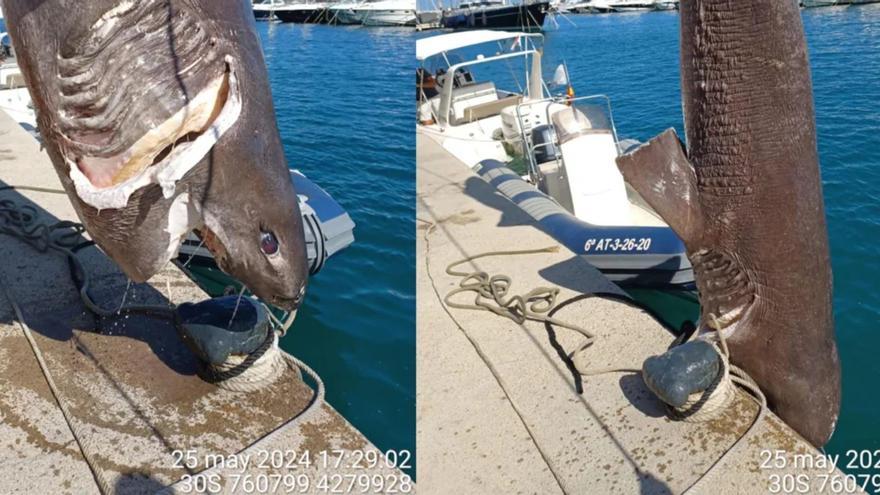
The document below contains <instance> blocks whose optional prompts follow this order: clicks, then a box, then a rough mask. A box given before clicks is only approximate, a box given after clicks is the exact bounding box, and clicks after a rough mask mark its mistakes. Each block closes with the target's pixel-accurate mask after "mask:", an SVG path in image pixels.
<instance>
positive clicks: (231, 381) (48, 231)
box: [0, 186, 325, 495]
mask: <svg viewBox="0 0 880 495" xmlns="http://www.w3.org/2000/svg"><path fill="white" fill-rule="evenodd" d="M11 189H25V190H32V191H36V192H46V193H53V194H59V193H64V191H60V190H55V189H48V188H36V187H16V186H3V187H0V191H3V190H11ZM38 217H39V212H38V211H37V209H36V208H34V207H32V206H30V205H21V204H18V203H16V202H15V201H12V200H9V199H2V200H0V234H6V235H9V236H12V237H15V238H17V239H19V240H21V241H23V242H25V243H26V244H28V245H29V246H31V247H32V248H34V249H35V250H37V251H38V252H40V253H46V252H48V251H50V250H52V251H56V252H59V253H61V254H64V255H65V256H66V257H67V260H68V265H69V269H70V274H71V277H72V278H73V282H74V285H75V286H76V287H77V288H78V292H79V295H80V298H81V299H82V301H83V304H84V305H85V306H86V307H87V308H88V309H89V310H90V311H91V312H92V313H94V314H96V315H98V316H101V317H108V316H114V315H118V314H120V313H123V312H130V313H143V314H147V315H151V316H160V317H164V318H169V319H173V318H174V310H175V306H174V304H173V303H171V302H170V301H169V305H168V306H160V305H125V304H124V303H125V294H123V299H122V303H121V304H120V307H119V308H118V309H116V310H113V311H110V310H106V309H104V308H102V307H101V306H100V305H98V304H97V303H96V302H95V301H94V300H92V298H91V296H90V295H89V292H88V288H89V276H88V272H87V271H86V270H85V268H84V266H83V265H82V262H81V261H80V260H79V258H78V256H77V252H78V251H80V250H81V249H83V248H85V247H88V246H92V245H94V243H93V242H92V241H79V239H80V237H81V235H82V234H83V233H84V232H85V228H84V227H83V225H82V224H80V223H76V222H71V221H67V220H61V221H58V222H55V223H51V224H46V223H38V222H37V219H38ZM0 282H3V284H2V285H3V292H4V294H5V296H6V298H7V300H8V301H9V303H10V305H11V306H12V308H13V311H14V312H15V315H16V319H17V320H18V323H19V326H20V327H21V329H22V332H23V333H24V335H25V338H26V340H27V341H28V344H29V345H30V347H31V351H32V352H33V354H34V356H35V358H36V360H37V363H38V364H39V367H40V371H41V372H42V374H43V377H44V379H45V380H46V383H47V384H48V386H49V390H50V391H51V393H52V396H53V398H54V399H55V402H56V404H58V408H59V410H60V411H61V414H62V416H63V417H64V420H65V422H66V423H67V426H68V428H69V429H70V432H71V435H72V436H73V438H74V440H75V441H76V443H77V446H78V447H79V450H80V451H81V453H82V456H83V459H85V461H86V464H87V465H88V467H89V470H90V471H91V473H92V476H93V477H94V479H95V482H96V484H97V486H98V489H99V490H100V492H101V493H102V494H104V495H108V494H112V493H114V487H113V486H112V485H111V484H110V482H109V481H108V480H107V477H106V474H105V473H104V471H102V470H101V469H100V468H99V467H98V465H97V462H96V461H95V458H94V456H93V455H92V449H91V442H90V441H89V439H88V436H87V435H85V434H83V432H82V431H81V429H80V427H79V426H78V424H77V422H76V421H75V420H74V416H73V414H72V413H71V412H70V410H69V408H68V407H67V405H66V404H65V403H64V401H63V400H62V399H61V393H60V392H59V389H58V387H57V385H56V384H55V380H54V379H53V378H52V373H51V372H50V370H49V367H48V365H47V364H46V361H45V359H44V357H43V353H42V352H41V351H40V348H39V346H38V345H37V342H36V340H35V339H34V337H33V333H32V331H31V329H30V326H29V325H28V324H27V322H26V321H25V319H24V315H23V312H22V311H21V308H20V307H19V305H18V303H17V302H16V301H15V299H14V298H13V297H12V294H11V293H10V291H9V286H8V285H7V284H6V283H5V281H3V280H2V273H0ZM259 304H262V305H263V307H264V308H266V311H267V313H268V314H269V316H270V319H271V322H272V325H271V328H270V329H269V332H268V335H267V339H266V341H264V344H263V345H261V347H260V348H258V351H259V353H257V354H256V355H253V356H252V355H249V356H232V357H231V358H230V359H229V360H228V361H227V362H226V363H223V364H222V365H220V366H219V367H218V368H217V369H215V377H220V378H223V379H222V380H220V381H218V382H216V384H217V385H218V386H219V387H221V388H225V389H228V390H231V391H239V392H244V391H254V390H257V389H259V388H262V387H263V386H266V385H268V384H271V383H272V382H274V381H275V379H277V378H278V376H280V375H281V374H282V373H283V371H284V367H289V368H290V369H295V368H294V367H296V368H298V369H299V370H300V371H302V372H305V374H307V375H308V376H309V377H310V378H311V379H312V380H313V381H314V382H315V391H314V394H312V398H311V400H310V401H309V403H308V404H307V405H306V407H305V409H303V410H302V411H301V412H300V413H299V414H298V415H297V416H295V417H294V418H293V419H291V420H290V421H289V422H288V423H286V424H285V427H289V426H290V425H292V424H294V422H301V421H303V420H304V419H305V418H308V417H309V416H311V415H313V414H314V413H315V411H316V410H318V407H317V406H318V405H320V404H321V403H323V402H324V398H325V388H324V381H323V380H322V379H321V377H320V375H318V373H317V372H316V371H315V370H313V369H312V368H311V367H309V366H308V365H307V364H306V363H304V362H303V361H302V360H300V359H298V358H296V357H294V356H292V355H290V354H285V353H283V352H281V350H280V348H279V347H278V341H279V335H280V336H283V335H284V333H285V332H286V331H287V329H288V328H289V327H290V325H291V324H292V323H293V317H294V316H295V312H291V314H289V315H288V317H287V319H286V320H285V321H281V320H279V319H278V318H277V317H275V316H274V315H273V314H272V312H271V311H270V310H269V308H268V307H267V306H266V305H265V304H263V303H262V302H260V303H259ZM251 371H253V374H251ZM273 373H275V375H274V376H272V374H273ZM275 433H277V431H276V432H275ZM271 436H273V434H272V433H270V434H269V435H267V436H266V437H264V438H263V439H261V440H265V439H266V438H268V437H271ZM258 441H259V440H258ZM248 448H250V447H246V448H245V449H243V450H247V449H248Z"/></svg>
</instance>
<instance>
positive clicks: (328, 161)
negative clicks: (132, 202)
mask: <svg viewBox="0 0 880 495" xmlns="http://www.w3.org/2000/svg"><path fill="white" fill-rule="evenodd" d="M258 31H259V33H260V36H261V38H262V43H263V48H264V53H265V57H266V63H267V65H268V68H269V79H270V83H271V86H272V96H273V98H274V101H275V110H276V113H277V117H278V125H279V129H280V131H281V136H282V139H283V143H284V150H285V152H286V155H287V159H288V161H289V163H290V166H291V167H292V168H298V169H300V170H302V171H303V172H304V173H305V174H306V175H307V176H308V177H309V178H310V179H312V180H313V181H314V182H316V183H317V184H318V185H320V186H321V187H323V188H324V189H326V190H327V192H329V193H330V194H331V195H333V197H334V198H336V200H337V201H338V202H339V203H340V204H341V205H342V206H343V207H344V208H345V209H346V210H347V211H348V213H349V215H350V216H351V218H352V219H353V220H354V222H355V223H356V224H357V228H356V229H355V238H356V241H355V244H354V245H352V246H351V247H350V248H348V249H346V250H345V251H343V252H341V253H340V254H338V255H337V256H334V257H333V258H330V259H329V260H328V261H327V265H326V267H325V268H324V269H323V270H322V271H321V272H320V273H318V274H317V275H316V276H315V277H314V278H313V279H312V281H311V283H310V285H309V289H308V293H307V296H306V300H305V303H304V305H303V306H302V308H301V309H300V311H299V313H298V315H297V319H296V323H295V324H294V327H293V329H292V331H291V333H290V334H288V335H287V336H286V337H285V339H284V341H283V342H282V343H281V344H282V347H283V348H284V349H285V350H287V351H289V352H291V353H293V354H295V355H296V356H298V357H300V358H302V359H303V360H304V361H305V362H306V363H308V364H309V365H310V366H312V367H314V368H315V370H316V371H317V372H318V373H319V374H320V375H321V377H322V378H323V379H324V381H325V383H326V387H327V400H328V401H329V402H330V404H331V405H333V407H334V408H336V409H337V410H338V411H339V412H340V413H342V415H343V416H345V417H346V418H347V419H348V420H349V421H350V422H351V423H352V424H354V425H355V426H356V427H357V428H359V429H360V430H361V431H362V432H363V433H364V434H365V435H366V436H367V437H368V438H369V439H370V440H371V441H372V442H373V443H374V444H375V445H376V446H378V447H379V448H380V449H383V450H387V449H395V450H402V449H408V450H410V451H411V452H414V450H415V226H414V223H413V222H414V218H415V135H414V133H413V101H412V100H413V92H414V89H413V84H412V81H413V67H412V58H413V53H414V46H415V45H414V42H413V38H412V30H405V29H404V30H401V29H381V28H376V29H367V28H358V27H339V26H320V25H307V26H303V25H292V24H267V23H258Z"/></svg>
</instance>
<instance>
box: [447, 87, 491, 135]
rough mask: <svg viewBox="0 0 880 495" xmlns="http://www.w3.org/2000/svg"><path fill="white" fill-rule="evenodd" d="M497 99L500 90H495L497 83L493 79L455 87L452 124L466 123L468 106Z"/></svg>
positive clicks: (451, 105)
mask: <svg viewBox="0 0 880 495" xmlns="http://www.w3.org/2000/svg"><path fill="white" fill-rule="evenodd" d="M444 84H445V81H444ZM441 93H442V92H441ZM496 100H498V92H497V91H496V90H495V84H494V83H492V82H491V81H489V82H484V83H474V84H468V85H466V86H461V87H458V88H455V89H453V90H452V101H451V102H450V105H449V108H450V109H451V112H452V115H450V119H449V120H450V121H451V122H452V125H458V124H463V123H466V122H467V120H466V119H465V115H464V112H465V110H466V109H467V108H470V107H474V106H477V105H480V104H483V103H489V102H493V101H496Z"/></svg>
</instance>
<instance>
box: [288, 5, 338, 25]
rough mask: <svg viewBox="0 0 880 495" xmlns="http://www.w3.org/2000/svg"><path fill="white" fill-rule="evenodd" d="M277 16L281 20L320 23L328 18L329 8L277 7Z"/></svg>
mask: <svg viewBox="0 0 880 495" xmlns="http://www.w3.org/2000/svg"><path fill="white" fill-rule="evenodd" d="M275 17H277V18H278V20H280V21H281V22H293V23H297V24H318V23H321V22H324V21H325V20H326V18H327V9H325V8H324V7H316V8H314V9H276V10H275Z"/></svg>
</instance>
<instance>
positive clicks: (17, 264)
mask: <svg viewBox="0 0 880 495" xmlns="http://www.w3.org/2000/svg"><path fill="white" fill-rule="evenodd" d="M11 187H15V189H12V188H11ZM28 188H38V189H39V190H34V189H28ZM59 189H61V184H60V182H59V180H58V177H57V175H56V173H55V170H54V168H53V166H52V164H51V162H50V161H49V158H48V156H47V155H46V153H45V152H44V151H42V150H41V149H40V145H39V143H38V142H37V141H36V140H35V139H34V138H33V137H32V136H30V135H29V134H27V133H26V132H25V131H24V130H23V129H22V128H20V127H19V126H18V125H17V124H16V123H15V122H14V121H13V120H12V119H10V118H9V117H8V116H7V115H6V114H5V113H3V112H0V201H7V200H9V201H14V202H15V203H16V204H18V205H29V206H30V207H32V208H34V210H35V211H36V212H37V213H38V215H39V221H40V222H45V223H54V222H57V221H59V220H71V221H77V217H76V214H75V213H74V210H73V207H72V206H71V204H70V201H69V200H68V198H67V196H66V195H64V194H58V193H57V192H52V191H57V190H59ZM46 190H48V191H46ZM4 207H7V206H4ZM0 256H2V259H3V262H2V263H0V284H2V285H3V289H4V291H0V292H2V294H3V295H0V376H2V379H0V446H2V452H3V454H2V455H0V492H2V493H5V494H17V493H52V494H65V493H66V494H77V495H79V494H91V493H119V494H131V493H156V492H157V491H163V492H164V493H189V492H192V487H199V486H205V487H207V488H208V489H212V493H256V492H255V491H254V489H255V488H254V487H257V489H259V487H261V486H263V485H262V484H261V483H262V482H263V481H266V480H268V482H270V483H275V480H276V479H280V480H281V486H282V489H283V488H284V487H286V486H287V485H288V484H289V483H296V487H300V488H301V487H303V486H305V484H307V483H308V484H310V486H311V487H314V486H316V484H317V483H320V482H321V480H322V479H324V480H325V482H326V481H330V482H332V481H333V479H329V480H328V478H329V477H331V476H339V475H342V476H344V475H346V474H352V475H362V474H366V475H371V476H372V475H382V476H398V475H400V472H399V471H398V470H397V469H391V468H387V467H385V463H381V462H380V463H378V465H366V466H365V465H363V461H362V460H361V462H362V464H361V465H360V466H354V463H355V462H357V460H358V459H357V458H358V456H359V455H360V454H361V453H363V452H370V451H376V448H375V447H374V446H373V445H372V444H371V443H370V442H369V441H368V440H367V439H366V438H365V437H364V436H363V435H362V434H361V433H360V432H359V431H358V430H356V429H355V428H354V427H353V426H352V425H351V424H349V423H348V422H347V421H346V420H345V419H344V418H343V417H342V416H340V415H339V414H338V413H337V412H336V411H335V410H334V409H333V407H331V406H330V405H329V404H327V403H324V402H322V401H318V402H315V392H314V390H313V389H312V388H311V387H310V386H308V385H307V384H306V383H305V382H304V381H303V379H302V378H301V376H300V372H299V370H298V369H296V368H295V367H289V368H288V369H287V370H286V371H285V374H284V375H283V376H281V377H279V378H278V379H277V380H276V381H275V382H274V383H273V384H272V385H271V386H269V387H268V388H265V389H262V390H260V391H258V392H254V393H236V392H229V391H225V390H222V389H219V388H218V387H216V386H215V385H211V384H208V383H206V382H205V381H203V380H202V379H201V378H199V377H198V376H197V375H196V365H197V363H196V361H195V357H194V356H193V355H192V353H191V352H190V351H189V350H188V349H187V348H186V347H185V346H184V345H183V343H182V342H181V341H180V339H179V337H178V336H177V333H176V332H175V330H174V328H173V326H172V324H171V322H169V321H167V320H162V319H155V318H148V317H146V316H135V315H128V316H119V317H116V318H97V317H95V316H93V315H92V313H90V312H88V311H87V310H86V308H85V307H84V306H83V303H82V301H81V299H80V297H79V295H78V293H77V291H76V290H75V287H74V284H73V282H72V281H71V277H70V274H69V271H68V266H67V261H66V259H65V258H64V257H63V256H61V255H60V254H58V253H54V252H51V251H50V252H39V251H37V250H35V249H33V248H32V247H30V246H28V245H27V244H25V243H24V242H21V241H20V240H18V239H16V238H14V237H11V236H9V235H0ZM79 256H80V258H81V259H82V261H83V264H84V265H85V269H86V270H87V271H88V273H89V274H90V277H91V289H90V290H91V295H92V297H93V298H94V299H95V300H96V301H97V302H99V303H100V304H101V305H102V306H103V307H105V308H113V307H118V305H119V304H120V300H121V298H122V297H125V299H126V301H128V302H130V303H131V302H134V303H148V304H159V305H170V304H178V303H181V302H187V301H200V300H204V299H206V298H207V297H208V296H207V295H206V294H205V293H204V292H202V291H201V289H199V288H198V286H197V285H196V284H195V283H194V282H193V281H192V280H190V279H189V278H187V276H186V275H185V274H184V273H183V272H182V271H181V270H180V269H178V268H177V267H176V266H175V265H173V264H169V265H168V266H167V267H166V268H165V269H163V270H162V272H161V273H160V274H158V275H157V276H156V277H154V278H153V279H152V280H151V281H150V282H149V283H144V284H131V285H129V281H128V279H127V278H126V277H125V276H124V275H123V274H122V273H121V272H120V271H119V269H118V268H117V267H116V265H115V264H114V263H113V262H112V261H110V260H109V258H107V257H106V256H105V255H104V254H103V253H102V252H101V251H100V250H98V249H97V248H95V247H90V248H86V249H84V250H83V251H81V252H80V254H79ZM123 295H125V296H123ZM28 330H29V333H30V334H31V335H32V337H33V341H34V343H35V344H36V349H37V351H34V350H33V348H32V346H31V344H30V343H29V340H28V337H27V334H28ZM281 352H283V351H281ZM37 355H39V356H40V358H41V359H42V361H43V362H44V366H45V369H44V368H43V367H42V366H41V364H40V362H39V361H38V358H37ZM50 383H52V385H51V386H50ZM62 406H63V409H62ZM63 410H66V411H67V415H66V417H65V414H64V412H63ZM304 455H306V456H309V458H308V459H307V458H306V457H304ZM380 458H381V456H380ZM279 459H280V460H279ZM246 460H247V462H244V461H246ZM307 460H308V461H310V462H308V463H306V461H307ZM337 463H338V465H337ZM212 466H213V467H212ZM206 468H211V469H209V470H208V471H205V469H206ZM303 476H304V477H303ZM192 477H195V478H196V480H195V481H193V480H192V479H191V478H192ZM261 478H266V480H262V479H261ZM245 480H250V481H245ZM248 483H256V485H254V484H250V485H249V484H248ZM268 486H269V487H271V486H277V485H272V484H270V485H268ZM214 488H219V489H218V490H217V491H213V489H214ZM314 491H317V490H315V489H314V488H312V489H309V490H306V491H303V492H301V491H297V493H312V492H314Z"/></svg>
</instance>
